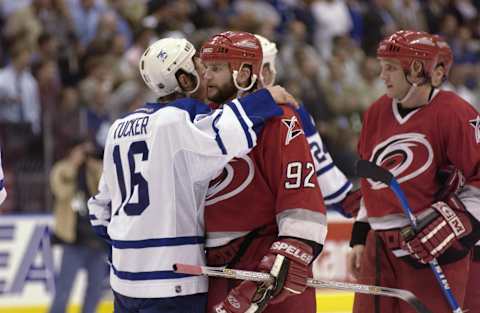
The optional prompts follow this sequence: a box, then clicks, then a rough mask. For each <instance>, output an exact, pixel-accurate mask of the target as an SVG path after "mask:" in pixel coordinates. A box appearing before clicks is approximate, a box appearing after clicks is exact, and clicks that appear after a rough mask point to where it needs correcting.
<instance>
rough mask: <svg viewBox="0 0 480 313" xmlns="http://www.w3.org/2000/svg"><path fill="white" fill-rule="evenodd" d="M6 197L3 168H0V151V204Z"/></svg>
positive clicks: (0, 159) (0, 164)
mask: <svg viewBox="0 0 480 313" xmlns="http://www.w3.org/2000/svg"><path fill="white" fill-rule="evenodd" d="M6 197H7V191H6V190H5V180H4V176H3V169H2V154H1V151H0V204H2V202H3V201H5V198H6Z"/></svg>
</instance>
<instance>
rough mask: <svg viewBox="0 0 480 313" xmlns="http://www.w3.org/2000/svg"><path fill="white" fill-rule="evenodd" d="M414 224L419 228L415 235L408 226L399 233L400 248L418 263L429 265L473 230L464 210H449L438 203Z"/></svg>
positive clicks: (455, 208)
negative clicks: (400, 237) (400, 238)
mask: <svg viewBox="0 0 480 313" xmlns="http://www.w3.org/2000/svg"><path fill="white" fill-rule="evenodd" d="M456 204H457V205H460V204H461V203H456ZM417 222H418V226H419V227H418V228H419V230H418V231H417V232H415V231H413V230H412V228H411V227H410V226H407V227H405V228H403V229H402V230H401V235H402V238H403V240H402V242H401V245H402V248H403V249H404V250H406V251H409V252H410V254H411V255H412V256H414V257H415V258H417V259H418V260H419V261H420V262H421V263H428V262H430V261H432V260H433V259H434V258H437V257H438V256H440V255H441V254H442V253H443V252H445V250H447V249H448V248H449V247H450V246H452V244H454V243H455V242H456V241H457V240H458V239H460V238H462V237H464V236H466V235H468V234H470V233H471V232H472V230H473V228H472V223H471V220H470V217H469V216H468V213H467V212H466V211H465V209H464V208H463V209H462V208H461V207H454V208H452V207H450V206H449V205H447V204H446V203H445V202H441V201H439V202H436V203H434V204H432V207H431V208H429V209H427V210H426V211H425V213H424V214H422V216H421V217H419V218H418V220H417Z"/></svg>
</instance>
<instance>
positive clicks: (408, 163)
mask: <svg viewBox="0 0 480 313" xmlns="http://www.w3.org/2000/svg"><path fill="white" fill-rule="evenodd" d="M370 161H372V162H374V163H375V164H377V165H378V166H381V167H383V168H385V169H388V170H389V171H390V172H391V173H392V174H393V175H394V176H395V178H396V179H397V181H398V183H402V182H404V181H407V180H410V179H412V178H414V177H417V176H418V175H420V174H422V173H423V172H425V171H426V170H427V169H428V168H429V167H430V165H431V164H432V161H433V149H432V146H431V145H430V143H429V142H428V140H427V138H426V136H425V135H422V134H419V133H405V134H399V135H395V136H392V137H389V138H388V139H387V140H385V141H383V142H381V143H379V144H378V145H377V146H376V147H375V148H374V150H373V152H372V156H371V157H370ZM368 182H369V183H370V185H371V186H372V189H382V188H387V185H385V184H383V183H380V182H376V181H373V180H371V179H368Z"/></svg>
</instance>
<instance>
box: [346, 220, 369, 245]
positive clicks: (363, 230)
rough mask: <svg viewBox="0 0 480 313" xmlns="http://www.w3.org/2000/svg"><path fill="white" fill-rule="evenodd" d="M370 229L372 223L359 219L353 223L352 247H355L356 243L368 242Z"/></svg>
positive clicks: (363, 243)
mask: <svg viewBox="0 0 480 313" xmlns="http://www.w3.org/2000/svg"><path fill="white" fill-rule="evenodd" d="M369 231H370V224H368V223H366V222H359V221H357V222H355V223H353V228H352V237H351V239H350V247H354V246H356V245H365V243H366V242H367V235H368V232H369Z"/></svg>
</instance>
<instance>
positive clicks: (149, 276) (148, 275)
mask: <svg viewBox="0 0 480 313" xmlns="http://www.w3.org/2000/svg"><path fill="white" fill-rule="evenodd" d="M112 270H113V273H114V274H115V276H117V277H118V278H120V279H125V280H153V279H178V278H184V277H191V276H193V275H189V274H181V273H175V272H174V271H152V272H125V271H119V270H117V269H116V268H115V267H114V266H113V265H112Z"/></svg>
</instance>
